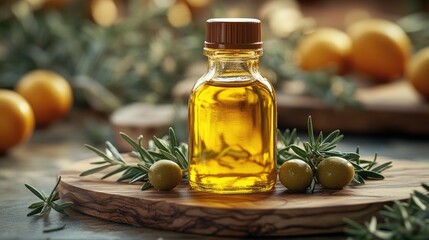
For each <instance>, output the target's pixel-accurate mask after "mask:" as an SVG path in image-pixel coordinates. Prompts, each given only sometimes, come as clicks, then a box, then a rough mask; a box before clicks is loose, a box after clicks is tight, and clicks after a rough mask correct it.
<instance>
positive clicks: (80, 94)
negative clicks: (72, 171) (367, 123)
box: [0, 0, 429, 113]
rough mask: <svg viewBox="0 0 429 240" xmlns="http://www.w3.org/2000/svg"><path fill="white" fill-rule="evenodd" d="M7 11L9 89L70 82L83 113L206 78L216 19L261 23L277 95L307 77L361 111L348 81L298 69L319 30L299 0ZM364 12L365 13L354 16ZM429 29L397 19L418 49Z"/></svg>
mask: <svg viewBox="0 0 429 240" xmlns="http://www.w3.org/2000/svg"><path fill="white" fill-rule="evenodd" d="M302 2H304V4H305V3H306V2H307V1H302ZM308 2H313V1H308ZM378 2H380V1H378ZM401 2H402V4H403V5H406V7H404V9H405V11H406V13H414V12H416V10H418V9H419V8H420V6H419V5H418V4H417V3H418V2H420V1H412V3H409V1H401ZM0 6H1V10H0V88H13V87H14V86H15V84H16V82H17V81H18V80H19V79H20V78H21V77H22V76H23V75H24V74H25V73H27V72H28V71H30V70H33V69H49V70H53V71H55V72H57V73H59V74H61V75H63V76H64V77H65V78H66V79H67V80H68V81H69V82H70V83H71V85H72V87H73V89H74V92H75V93H74V95H75V104H76V105H78V106H89V107H91V108H92V109H94V110H97V111H100V112H107V113H108V112H111V111H113V110H114V109H116V108H118V107H119V106H121V105H123V104H126V103H129V102H136V101H137V102H148V103H162V102H170V101H172V89H173V88H174V86H175V85H176V84H177V83H178V82H180V81H181V80H183V79H185V78H189V77H194V78H195V80H196V79H197V78H198V77H199V76H198V74H197V73H195V72H192V71H193V69H195V68H192V66H193V65H194V64H195V63H198V62H204V61H206V60H205V58H204V56H203V54H202V48H203V43H204V23H205V20H206V19H207V18H210V17H258V18H260V19H261V20H262V21H263V23H264V28H263V29H264V36H263V38H264V56H263V57H262V59H261V60H262V63H261V66H262V71H263V73H264V75H265V76H266V77H267V78H268V79H270V80H271V81H272V82H273V83H274V84H275V86H276V87H277V88H279V87H280V86H281V84H282V83H283V82H284V81H285V80H294V79H300V80H304V81H303V83H304V85H305V87H306V89H310V90H311V91H310V92H311V93H312V94H314V95H317V96H319V97H321V98H322V99H324V100H325V101H326V102H328V103H330V104H337V105H353V104H356V103H355V101H354V99H353V94H354V91H355V89H356V86H355V85H354V83H353V82H352V81H350V79H348V78H347V77H344V76H337V75H335V74H333V73H331V72H329V71H321V72H313V73H305V72H301V71H299V70H298V69H297V68H296V67H295V65H294V59H293V58H294V49H295V48H296V45H297V43H298V41H299V39H300V38H301V37H302V36H303V35H304V34H306V33H308V32H310V31H312V30H313V29H314V28H315V27H316V25H317V24H316V21H315V20H314V19H312V18H308V17H304V16H303V13H302V12H301V10H300V2H295V1H292V0H285V1H280V0H273V1H234V3H232V2H231V1H216V2H215V1H210V0H186V1H185V0H177V1H175V0H156V1H155V0H124V1H119V0H116V1H115V0H89V1H84V0H3V1H2V3H1V4H0ZM359 14H360V15H365V13H362V12H359V11H356V12H353V13H351V14H350V16H349V18H353V16H354V17H355V18H356V16H360V15H359ZM428 22H429V18H428V16H427V15H425V14H421V13H414V14H411V15H407V16H406V17H403V18H401V19H398V23H399V25H400V26H402V27H403V28H404V29H405V30H406V32H407V33H408V34H409V36H410V37H411V39H412V41H413V44H414V46H415V47H416V48H417V49H418V48H421V47H424V46H427V45H428V43H429V24H428ZM338 89H341V91H338Z"/></svg>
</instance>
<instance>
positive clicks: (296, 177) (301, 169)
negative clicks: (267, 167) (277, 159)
mask: <svg viewBox="0 0 429 240" xmlns="http://www.w3.org/2000/svg"><path fill="white" fill-rule="evenodd" d="M279 179H280V182H281V183H282V184H283V186H285V187H286V188H287V189H289V190H290V191H294V192H302V191H305V190H306V189H307V188H308V187H309V186H310V184H311V180H312V179H313V171H312V170H311V167H310V166H309V165H308V164H307V163H306V162H304V161H303V160H299V159H292V160H289V161H287V162H285V163H283V164H282V166H281V167H280V170H279Z"/></svg>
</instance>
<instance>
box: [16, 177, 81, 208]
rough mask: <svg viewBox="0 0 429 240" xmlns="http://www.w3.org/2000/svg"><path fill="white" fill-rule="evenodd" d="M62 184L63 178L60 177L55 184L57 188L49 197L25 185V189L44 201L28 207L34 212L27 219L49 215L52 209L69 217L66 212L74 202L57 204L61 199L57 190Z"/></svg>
mask: <svg viewBox="0 0 429 240" xmlns="http://www.w3.org/2000/svg"><path fill="white" fill-rule="evenodd" d="M60 182H61V176H59V177H58V180H57V183H56V184H55V187H54V188H53V189H52V191H51V194H49V196H47V195H46V194H45V193H44V192H42V191H39V190H37V189H36V188H34V187H33V186H31V185H28V184H25V187H26V188H27V189H28V190H30V192H32V193H33V194H34V195H35V196H36V197H38V198H39V199H40V200H42V201H40V202H35V203H33V204H31V205H30V206H29V207H28V208H29V209H32V211H31V212H29V213H28V214H27V217H29V216H33V215H36V214H40V215H44V214H49V212H50V209H51V208H52V209H54V210H55V211H57V212H59V213H62V214H64V215H68V214H67V212H66V211H65V210H66V209H67V208H69V207H70V206H71V205H72V204H73V203H72V202H65V203H55V202H56V201H57V200H59V199H60V197H59V194H58V190H57V188H58V185H59V184H60Z"/></svg>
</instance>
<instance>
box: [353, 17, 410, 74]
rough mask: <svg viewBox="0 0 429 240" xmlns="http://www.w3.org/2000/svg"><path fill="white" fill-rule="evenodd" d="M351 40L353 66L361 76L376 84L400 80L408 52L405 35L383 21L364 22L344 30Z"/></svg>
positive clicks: (395, 26) (408, 45) (394, 26)
mask: <svg viewBox="0 0 429 240" xmlns="http://www.w3.org/2000/svg"><path fill="white" fill-rule="evenodd" d="M347 32H348V34H349V36H350V38H351V40H352V54H351V57H352V64H353V68H354V69H355V70H356V71H357V72H360V73H363V74H365V75H368V76H371V77H373V79H374V80H376V81H379V82H389V81H392V80H394V79H395V78H397V77H400V76H401V75H402V74H403V73H404V71H405V66H406V64H407V61H408V58H409V56H410V52H411V43H410V40H409V38H408V36H407V34H406V33H405V32H404V31H403V30H402V29H401V28H400V27H399V26H398V25H396V24H394V23H392V22H389V21H386V20H383V19H365V20H360V21H358V22H355V23H353V24H352V25H350V26H349V27H348V29H347Z"/></svg>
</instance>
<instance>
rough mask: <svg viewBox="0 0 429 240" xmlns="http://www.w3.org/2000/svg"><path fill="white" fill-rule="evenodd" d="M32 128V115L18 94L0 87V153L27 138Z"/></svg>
mask: <svg viewBox="0 0 429 240" xmlns="http://www.w3.org/2000/svg"><path fill="white" fill-rule="evenodd" d="M33 129H34V115H33V111H32V110H31V107H30V105H29V104H28V102H27V101H26V100H25V99H24V98H23V97H22V96H21V95H19V94H17V93H16V92H14V91H10V90H2V89H0V153H4V152H6V151H7V150H8V149H10V148H12V147H14V146H16V145H18V144H19V143H22V142H24V141H25V140H27V139H28V138H29V137H30V136H31V134H32V133H33Z"/></svg>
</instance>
